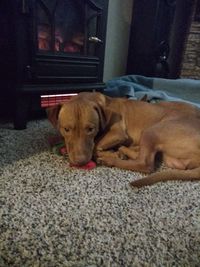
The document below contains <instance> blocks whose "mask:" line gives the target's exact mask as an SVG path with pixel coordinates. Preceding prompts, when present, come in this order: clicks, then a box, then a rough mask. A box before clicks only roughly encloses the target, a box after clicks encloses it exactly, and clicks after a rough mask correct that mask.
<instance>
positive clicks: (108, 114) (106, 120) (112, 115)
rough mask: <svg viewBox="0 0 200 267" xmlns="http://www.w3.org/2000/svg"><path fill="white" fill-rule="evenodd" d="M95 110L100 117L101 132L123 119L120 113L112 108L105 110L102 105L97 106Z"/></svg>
mask: <svg viewBox="0 0 200 267" xmlns="http://www.w3.org/2000/svg"><path fill="white" fill-rule="evenodd" d="M95 110H96V111H97V113H98V115H99V123H100V131H103V130H104V129H106V128H109V127H110V126H111V125H113V124H114V123H116V122H119V121H120V120H121V119H122V118H121V115H120V114H119V113H117V112H115V111H113V110H112V109H110V108H105V107H104V108H103V107H102V106H100V105H95Z"/></svg>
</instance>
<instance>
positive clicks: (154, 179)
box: [130, 167, 200, 187]
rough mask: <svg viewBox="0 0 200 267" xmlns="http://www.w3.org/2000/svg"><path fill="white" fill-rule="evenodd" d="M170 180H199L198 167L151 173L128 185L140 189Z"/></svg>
mask: <svg viewBox="0 0 200 267" xmlns="http://www.w3.org/2000/svg"><path fill="white" fill-rule="evenodd" d="M170 180H182V181H196V180H200V167H198V168H195V169H191V170H177V169H176V170H166V171H162V172H156V173H152V174H150V175H148V176H147V177H144V178H141V179H139V180H136V181H133V182H131V183H130V185H131V186H134V187H142V186H146V185H152V184H155V183H158V182H166V181H170Z"/></svg>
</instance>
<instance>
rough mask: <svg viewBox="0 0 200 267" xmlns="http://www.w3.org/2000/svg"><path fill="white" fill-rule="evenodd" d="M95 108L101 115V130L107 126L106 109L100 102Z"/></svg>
mask: <svg viewBox="0 0 200 267" xmlns="http://www.w3.org/2000/svg"><path fill="white" fill-rule="evenodd" d="M94 109H95V110H96V112H97V114H98V116H99V130H100V131H103V130H104V129H105V127H106V114H105V112H104V109H103V108H102V107H101V106H100V105H98V104H96V105H95V106H94Z"/></svg>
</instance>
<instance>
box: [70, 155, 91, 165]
mask: <svg viewBox="0 0 200 267" xmlns="http://www.w3.org/2000/svg"><path fill="white" fill-rule="evenodd" d="M88 162H89V159H87V158H85V156H81V155H79V156H77V157H76V158H75V159H74V160H73V164H75V165H78V166H83V165H85V164H87V163H88Z"/></svg>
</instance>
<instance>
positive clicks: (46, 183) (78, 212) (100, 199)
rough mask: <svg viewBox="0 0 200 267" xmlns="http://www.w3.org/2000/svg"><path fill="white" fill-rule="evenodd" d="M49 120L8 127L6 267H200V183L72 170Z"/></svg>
mask: <svg viewBox="0 0 200 267" xmlns="http://www.w3.org/2000/svg"><path fill="white" fill-rule="evenodd" d="M52 134H55V130H54V129H53V128H52V127H51V125H50V124H49V123H48V121H47V120H45V119H42V120H37V121H31V122H29V123H28V126H27V129H26V130H22V131H16V130H13V126H12V124H10V123H2V124H1V125H0V266H1V267H7V266H12V267H61V266H65V267H109V266H110V267H123V266H125V267H129V266H130V267H132V266H134V267H135V266H136V267H137V266H152V267H153V266H162V267H163V266H200V182H178V181H176V182H167V183H158V184H156V185H153V186H151V187H144V188H141V189H133V188H131V187H130V186H129V182H130V181H132V180H134V179H137V178H139V177H141V176H142V175H141V174H139V173H134V172H132V171H125V170H120V169H117V168H108V167H103V166H98V167H97V168H95V169H92V170H90V171H88V170H80V169H75V168H70V167H69V164H68V162H67V160H66V159H65V158H64V157H62V156H58V155H56V154H55V153H51V151H50V148H49V145H48V141H47V140H48V136H50V135H52Z"/></svg>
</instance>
